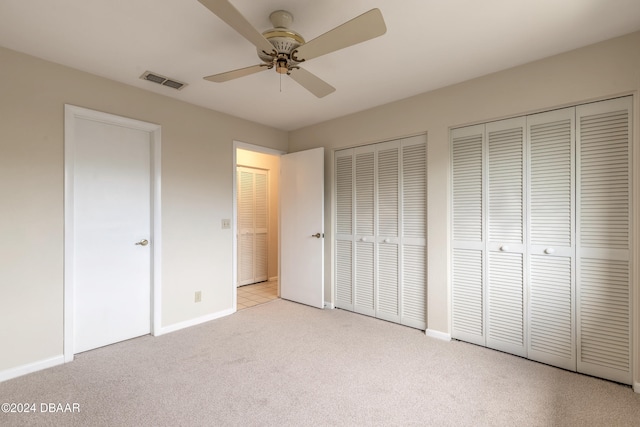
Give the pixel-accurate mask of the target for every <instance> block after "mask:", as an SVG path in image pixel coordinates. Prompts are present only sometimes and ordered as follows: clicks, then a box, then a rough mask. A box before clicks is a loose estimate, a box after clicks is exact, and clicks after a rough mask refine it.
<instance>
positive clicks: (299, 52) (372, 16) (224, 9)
mask: <svg viewBox="0 0 640 427" xmlns="http://www.w3.org/2000/svg"><path fill="white" fill-rule="evenodd" d="M198 1H199V2H200V3H202V4H203V5H204V6H205V7H206V8H207V9H209V10H210V11H211V12H213V13H214V14H215V15H216V16H218V18H220V19H222V20H223V21H224V22H226V23H227V24H228V25H229V26H230V27H231V28H233V29H234V30H236V31H237V32H238V33H240V35H242V36H243V37H244V38H245V39H247V40H248V41H250V42H251V43H252V44H253V45H254V46H256V48H257V51H258V57H260V59H261V60H262V61H263V62H262V63H261V64H258V65H252V66H250V67H246V68H240V69H238V70H233V71H227V72H224V73H220V74H214V75H212V76H208V77H205V78H204V79H205V80H209V81H212V82H217V83H222V82H226V81H229V80H233V79H237V78H239V77H244V76H248V75H251V74H254V73H258V72H260V71H264V70H270V69H272V68H275V70H276V71H277V72H278V73H280V74H281V75H282V74H286V75H289V76H291V78H292V79H293V80H295V81H296V82H297V83H298V84H299V85H301V86H302V87H304V88H305V89H307V90H308V91H309V92H311V93H313V94H314V95H315V96H317V97H318V98H322V97H324V96H326V95H329V94H330V93H332V92H333V91H335V88H334V87H333V86H331V85H330V84H328V83H327V82H325V81H324V80H322V79H320V78H319V77H317V76H316V75H314V74H312V73H310V72H309V71H307V70H305V69H304V68H300V64H301V63H303V62H305V61H308V60H310V59H313V58H317V57H318V56H322V55H326V54H328V53H331V52H335V51H337V50H340V49H343V48H345V47H349V46H353V45H355V44H358V43H361V42H364V41H367V40H370V39H373V38H375V37H378V36H381V35H383V34H384V33H386V31H387V27H386V25H385V23H384V19H383V18H382V13H381V12H380V10H379V9H371V10H370V11H368V12H365V13H363V14H362V15H360V16H357V17H356V18H353V19H352V20H350V21H347V22H345V23H344V24H342V25H339V26H338V27H336V28H334V29H333V30H330V31H328V32H326V33H324V34H322V35H320V36H318V37H316V38H315V39H313V40H311V41H309V42H305V40H304V39H303V38H302V36H301V35H300V34H298V33H296V32H295V31H293V30H290V29H289V28H288V26H289V25H290V24H291V23H292V22H293V16H292V15H291V14H290V13H289V12H287V11H284V10H277V11H275V12H273V13H272V14H271V15H270V16H269V19H270V20H271V23H272V24H273V27H274V28H272V29H270V30H267V31H265V32H263V33H260V32H259V31H258V30H257V29H255V28H254V27H253V26H252V25H251V24H250V23H249V21H247V20H246V19H245V18H244V16H242V14H240V12H238V10H237V9H236V8H235V7H233V5H232V4H231V3H229V2H228V1H227V0H198Z"/></svg>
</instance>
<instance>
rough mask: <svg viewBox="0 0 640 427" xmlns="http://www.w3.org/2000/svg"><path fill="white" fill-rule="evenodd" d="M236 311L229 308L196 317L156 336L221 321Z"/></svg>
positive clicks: (161, 330)
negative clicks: (217, 320)
mask: <svg viewBox="0 0 640 427" xmlns="http://www.w3.org/2000/svg"><path fill="white" fill-rule="evenodd" d="M235 312H236V310H235V309H232V308H228V309H226V310H222V311H218V312H217V313H212V314H207V315H206V316H201V317H196V318H195V319H190V320H185V321H184V322H179V323H174V324H173V325H170V326H166V327H164V328H160V329H159V330H157V331H156V333H155V334H154V335H155V336H156V337H158V336H160V335H165V334H168V333H171V332H175V331H179V330H180V329H185V328H190V327H191V326H196V325H200V324H202V323H206V322H210V321H212V320H216V319H219V318H221V317H225V316H228V315H230V314H233V313H235Z"/></svg>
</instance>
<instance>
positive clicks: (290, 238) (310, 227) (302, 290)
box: [280, 148, 324, 308]
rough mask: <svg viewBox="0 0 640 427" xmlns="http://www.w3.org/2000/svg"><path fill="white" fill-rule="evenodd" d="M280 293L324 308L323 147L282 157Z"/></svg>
mask: <svg viewBox="0 0 640 427" xmlns="http://www.w3.org/2000/svg"><path fill="white" fill-rule="evenodd" d="M280 177H281V179H280V238H281V241H280V244H281V246H280V247H281V251H280V277H281V279H280V296H281V297H282V298H284V299H288V300H291V301H295V302H299V303H302V304H307V305H310V306H313V307H317V308H324V148H314V149H312V150H307V151H300V152H297V153H292V154H287V155H284V156H282V157H281V162H280Z"/></svg>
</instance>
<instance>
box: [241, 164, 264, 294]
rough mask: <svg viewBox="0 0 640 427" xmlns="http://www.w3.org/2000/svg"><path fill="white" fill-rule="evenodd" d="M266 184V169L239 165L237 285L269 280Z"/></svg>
mask: <svg viewBox="0 0 640 427" xmlns="http://www.w3.org/2000/svg"><path fill="white" fill-rule="evenodd" d="M267 185H268V175H267V171H262V170H258V169H251V168H243V167H239V168H238V170H237V190H238V196H237V203H238V205H237V206H238V286H242V285H248V284H251V283H256V282H262V281H265V280H267V279H268V271H267V267H268V263H267V254H268V247H267V244H268V233H267V227H268V207H269V205H268V186H267Z"/></svg>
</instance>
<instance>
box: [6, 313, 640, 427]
mask: <svg viewBox="0 0 640 427" xmlns="http://www.w3.org/2000/svg"><path fill="white" fill-rule="evenodd" d="M3 402H22V403H25V402H26V403H29V402H33V403H36V405H37V410H38V413H23V414H15V413H13V414H12V413H9V414H4V413H0V425H1V426H14V425H15V426H20V425H29V426H31V425H52V426H66V425H76V426H94V425H101V426H146V425H149V426H152V425H153V426H192V425H193V426H234V425H237V426H240V425H242V426H260V425H272V426H285V425H291V426H311V425H313V426H321V425H334V426H355V425H380V426H411V425H414V426H423V425H437V426H442V425H465V426H482V425H508V426H514V425H520V426H528V425H539V426H556V425H558V426H564V425H580V426H585V425H597V426H611V425H618V426H626V425H628V426H632V425H636V426H637V425H640V395H639V394H636V393H634V392H633V391H632V390H631V388H630V387H627V386H622V385H619V384H615V383H612V382H608V381H604V380H600V379H596V378H591V377H588V376H584V375H579V374H575V373H571V372H567V371H563V370H561V369H556V368H553V367H550V366H546V365H543V364H539V363H535V362H531V361H528V360H525V359H521V358H518V357H515V356H511V355H508V354H503V353H500V352H497V351H492V350H488V349H485V348H481V347H477V346H474V345H470V344H465V343H461V342H456V341H453V342H443V341H439V340H436V339H432V338H429V337H426V336H425V335H424V333H423V332H420V331H417V330H415V329H410V328H407V327H403V326H399V325H395V324H392V323H387V322H384V321H381V320H377V319H373V318H369V317H365V316H360V315H357V314H353V313H349V312H345V311H342V310H318V309H314V308H310V307H306V306H303V305H299V304H295V303H292V302H288V301H283V300H276V301H273V302H270V303H267V304H263V305H260V306H257V307H253V308H250V309H246V310H242V311H241V312H238V313H236V314H234V315H232V316H228V317H225V318H222V319H218V320H215V321H212V322H209V323H206V324H203V325H200V326H196V327H193V328H189V329H186V330H182V331H178V332H174V333H172V334H168V335H165V336H161V337H158V338H154V337H151V336H146V337H142V338H138V339H134V340H130V341H126V342H122V343H119V344H115V345H112V346H108V347H104V348H101V349H97V350H94V351H90V352H86V353H83V354H80V355H77V356H76V360H75V361H74V362H72V363H69V364H66V365H63V366H58V367H55V368H51V369H48V370H45V371H41V372H37V373H35V374H31V375H27V376H24V377H21V378H16V379H13V380H10V381H6V382H4V383H0V403H3ZM41 403H62V404H66V403H69V404H73V403H77V404H78V405H79V408H80V412H79V413H78V412H76V413H40V412H39V411H40V405H41Z"/></svg>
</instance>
